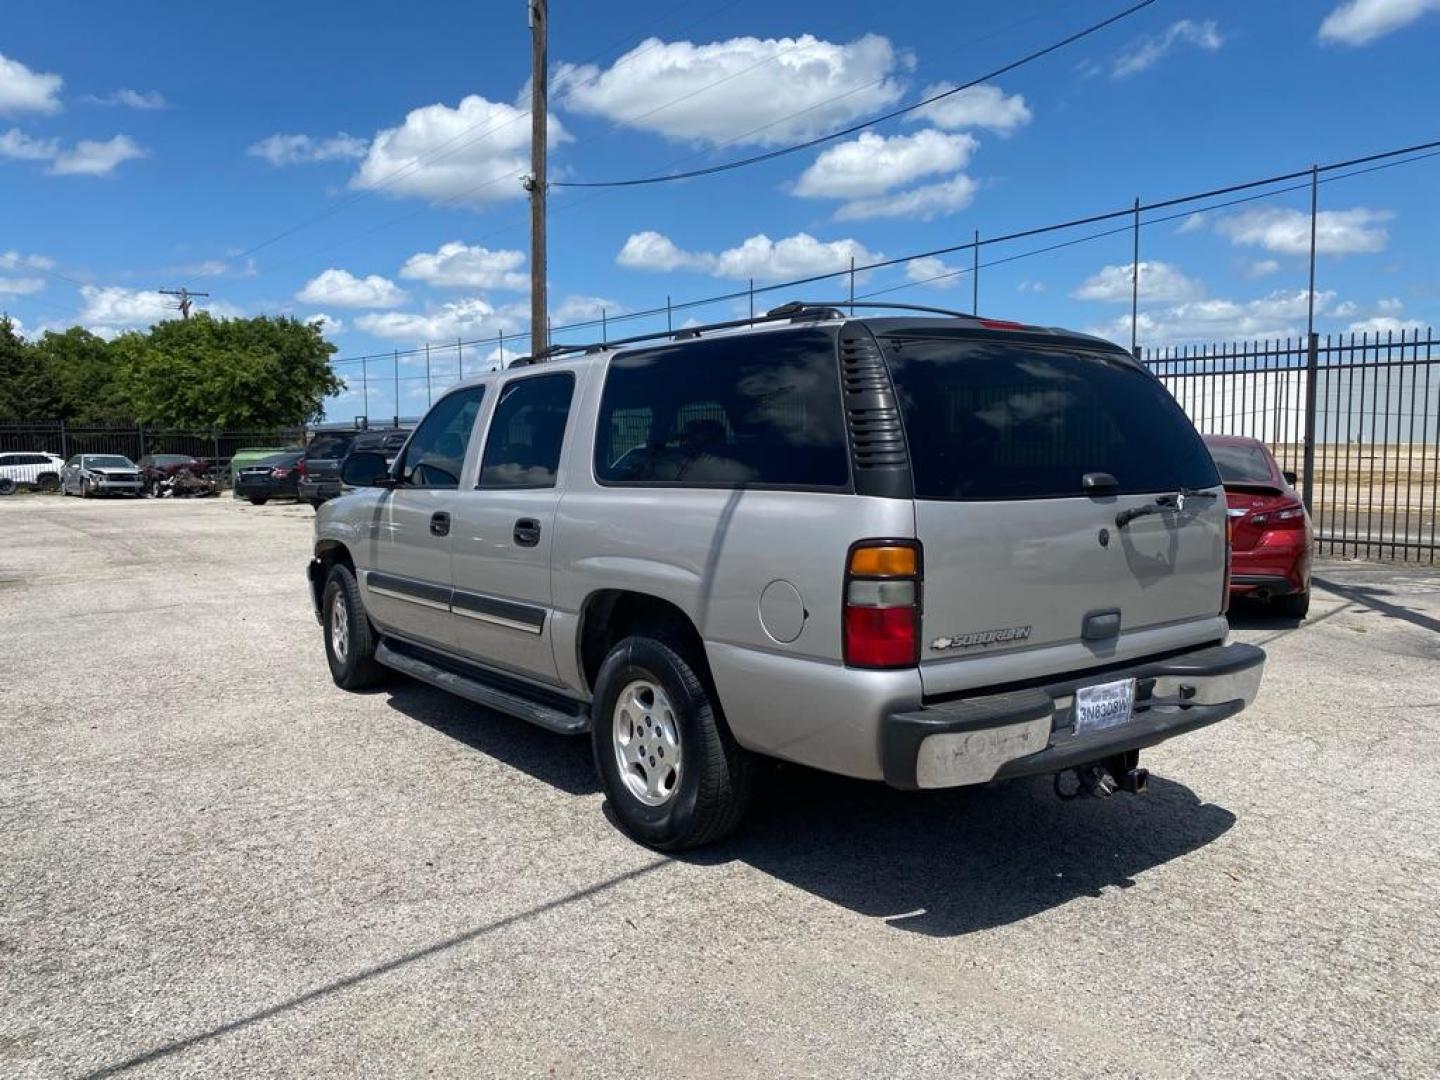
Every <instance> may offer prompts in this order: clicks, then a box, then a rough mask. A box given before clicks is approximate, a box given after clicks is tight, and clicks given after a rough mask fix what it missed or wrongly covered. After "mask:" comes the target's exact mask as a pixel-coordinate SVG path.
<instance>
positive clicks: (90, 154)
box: [50, 135, 146, 176]
mask: <svg viewBox="0 0 1440 1080" xmlns="http://www.w3.org/2000/svg"><path fill="white" fill-rule="evenodd" d="M145 154H146V152H145V150H144V149H142V148H141V147H140V146H137V145H136V143H135V141H134V140H133V139H131V138H130V136H128V135H116V136H115V137H114V138H111V139H105V140H103V141H102V140H96V139H81V140H80V141H79V142H77V143H76V144H75V145H74V146H72V147H70V148H69V149H68V150H61V151H60V152H59V153H58V154H56V155H55V160H54V161H53V162H52V163H51V165H50V171H51V172H52V173H54V174H55V175H56V176H106V175H108V174H110V173H111V172H113V171H114V170H115V167H116V166H117V165H119V164H121V163H122V162H125V161H131V160H133V159H135V158H142V157H144V156H145Z"/></svg>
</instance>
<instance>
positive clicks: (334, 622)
mask: <svg viewBox="0 0 1440 1080" xmlns="http://www.w3.org/2000/svg"><path fill="white" fill-rule="evenodd" d="M321 612H322V613H323V615H324V625H325V658H326V659H327V660H328V661H329V662H330V677H331V678H332V679H334V680H335V685H336V686H338V687H340V689H342V690H364V689H365V688H367V687H370V686H374V685H375V684H376V683H378V682H379V681H380V679H381V677H382V676H383V674H384V669H383V668H381V667H380V665H379V664H377V663H376V662H375V630H374V628H373V627H371V625H370V619H369V617H368V616H367V615H366V614H365V605H364V603H363V601H361V599H360V586H359V585H358V584H356V582H355V575H354V574H353V573H352V572H351V570H350V568H349V567H348V566H345V565H344V564H339V565H336V566H334V567H332V568H331V570H330V577H329V578H328V579H327V580H326V582H325V593H324V597H323V603H322V607H321Z"/></svg>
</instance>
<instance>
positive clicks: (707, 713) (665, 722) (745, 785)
mask: <svg viewBox="0 0 1440 1080" xmlns="http://www.w3.org/2000/svg"><path fill="white" fill-rule="evenodd" d="M697 666H698V665H697V664H696V663H695V662H694V660H693V659H692V658H691V657H689V656H687V655H686V654H685V652H684V650H683V649H682V648H680V647H679V646H678V645H676V644H675V643H672V642H669V641H664V640H660V639H657V638H651V637H641V636H636V637H629V638H626V639H624V640H623V641H621V642H620V643H619V644H617V645H616V646H615V647H614V648H613V649H611V650H610V654H609V655H608V656H607V657H606V658H605V662H604V664H602V665H601V667H600V674H599V676H598V677H597V679H596V694H595V711H594V713H593V719H592V722H591V742H592V746H593V748H594V752H595V767H596V770H597V771H598V772H599V774H600V782H601V784H602V786H603V787H604V788H605V794H606V795H607V796H608V798H609V801H610V806H611V808H612V809H613V811H614V813H615V818H616V820H617V821H618V822H619V824H620V827H621V828H622V829H624V830H625V832H626V833H627V834H628V835H629V836H630V837H632V838H633V839H635V840H638V841H639V842H640V843H642V844H648V845H649V846H651V847H654V848H659V849H661V850H663V851H680V850H683V849H685V848H692V847H697V846H699V845H701V844H708V843H710V842H712V841H715V840H718V839H720V838H721V837H722V836H724V835H725V834H727V833H729V832H730V831H732V830H733V829H734V828H735V827H736V826H737V825H738V824H739V823H740V820H741V818H742V817H743V816H744V813H745V808H746V806H747V805H748V804H749V801H750V791H751V787H752V781H753V773H754V761H753V759H752V758H751V756H750V754H749V753H748V752H747V751H745V750H744V749H743V748H742V747H741V746H740V745H739V744H738V743H736V741H735V738H734V736H733V735H731V734H730V729H729V727H728V726H727V725H726V723H725V719H724V717H723V716H722V715H721V714H720V711H719V708H718V704H717V703H716V702H715V701H713V700H712V696H711V694H710V691H709V690H708V689H707V688H706V686H705V683H704V682H703V681H702V680H701V679H700V677H699V675H698V674H697V673H696V672H697Z"/></svg>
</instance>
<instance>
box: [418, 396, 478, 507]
mask: <svg viewBox="0 0 1440 1080" xmlns="http://www.w3.org/2000/svg"><path fill="white" fill-rule="evenodd" d="M484 396H485V387H483V386H467V387H466V388H465V389H463V390H456V391H455V392H454V393H453V394H450V395H448V396H446V397H444V398H441V399H440V401H438V402H437V403H436V405H435V407H434V408H433V409H431V410H430V412H429V413H428V414H427V415H426V417H425V419H424V420H422V421H421V422H420V426H419V427H418V428H416V429H415V434H414V435H412V436H410V441H409V442H408V443H407V444H406V446H405V456H404V458H403V459H402V460H401V462H400V482H401V483H402V484H404V485H405V486H406V487H425V488H453V487H459V486H460V468H461V466H462V465H463V464H464V463H465V450H466V448H467V447H468V446H469V445H470V434H471V432H473V431H474V430H475V417H476V415H477V414H478V413H479V412H480V402H481V400H482V399H483V398H484Z"/></svg>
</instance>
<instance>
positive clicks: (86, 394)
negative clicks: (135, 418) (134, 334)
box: [31, 326, 134, 422]
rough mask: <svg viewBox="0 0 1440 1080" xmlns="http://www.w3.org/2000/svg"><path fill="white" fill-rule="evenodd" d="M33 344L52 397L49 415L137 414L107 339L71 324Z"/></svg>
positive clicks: (99, 417) (112, 416) (111, 417)
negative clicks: (69, 326) (62, 330)
mask: <svg viewBox="0 0 1440 1080" xmlns="http://www.w3.org/2000/svg"><path fill="white" fill-rule="evenodd" d="M31 347H32V348H33V349H34V351H35V355H36V360H37V362H38V364H39V367H40V374H41V376H42V377H43V379H44V380H45V384H46V388H47V394H48V395H49V396H50V398H51V410H50V412H49V413H47V414H46V415H47V416H53V417H57V418H61V419H64V420H79V421H82V422H83V421H92V420H115V419H129V418H130V417H131V416H132V415H133V414H134V409H133V408H132V406H131V404H130V401H129V398H128V397H127V395H126V393H125V378H124V374H125V373H124V370H123V368H122V364H121V362H120V358H119V356H118V354H117V352H116V351H115V350H112V349H111V348H110V346H109V345H108V344H107V343H106V342H105V339H104V338H101V337H98V336H96V335H95V334H92V333H91V332H90V331H89V330H86V329H84V328H83V327H79V326H72V327H71V328H70V329H69V330H66V331H65V332H64V333H55V332H54V331H49V332H47V333H46V334H45V335H44V336H43V337H41V338H40V340H39V341H37V342H35V343H34V344H33V345H32V346H31Z"/></svg>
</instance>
